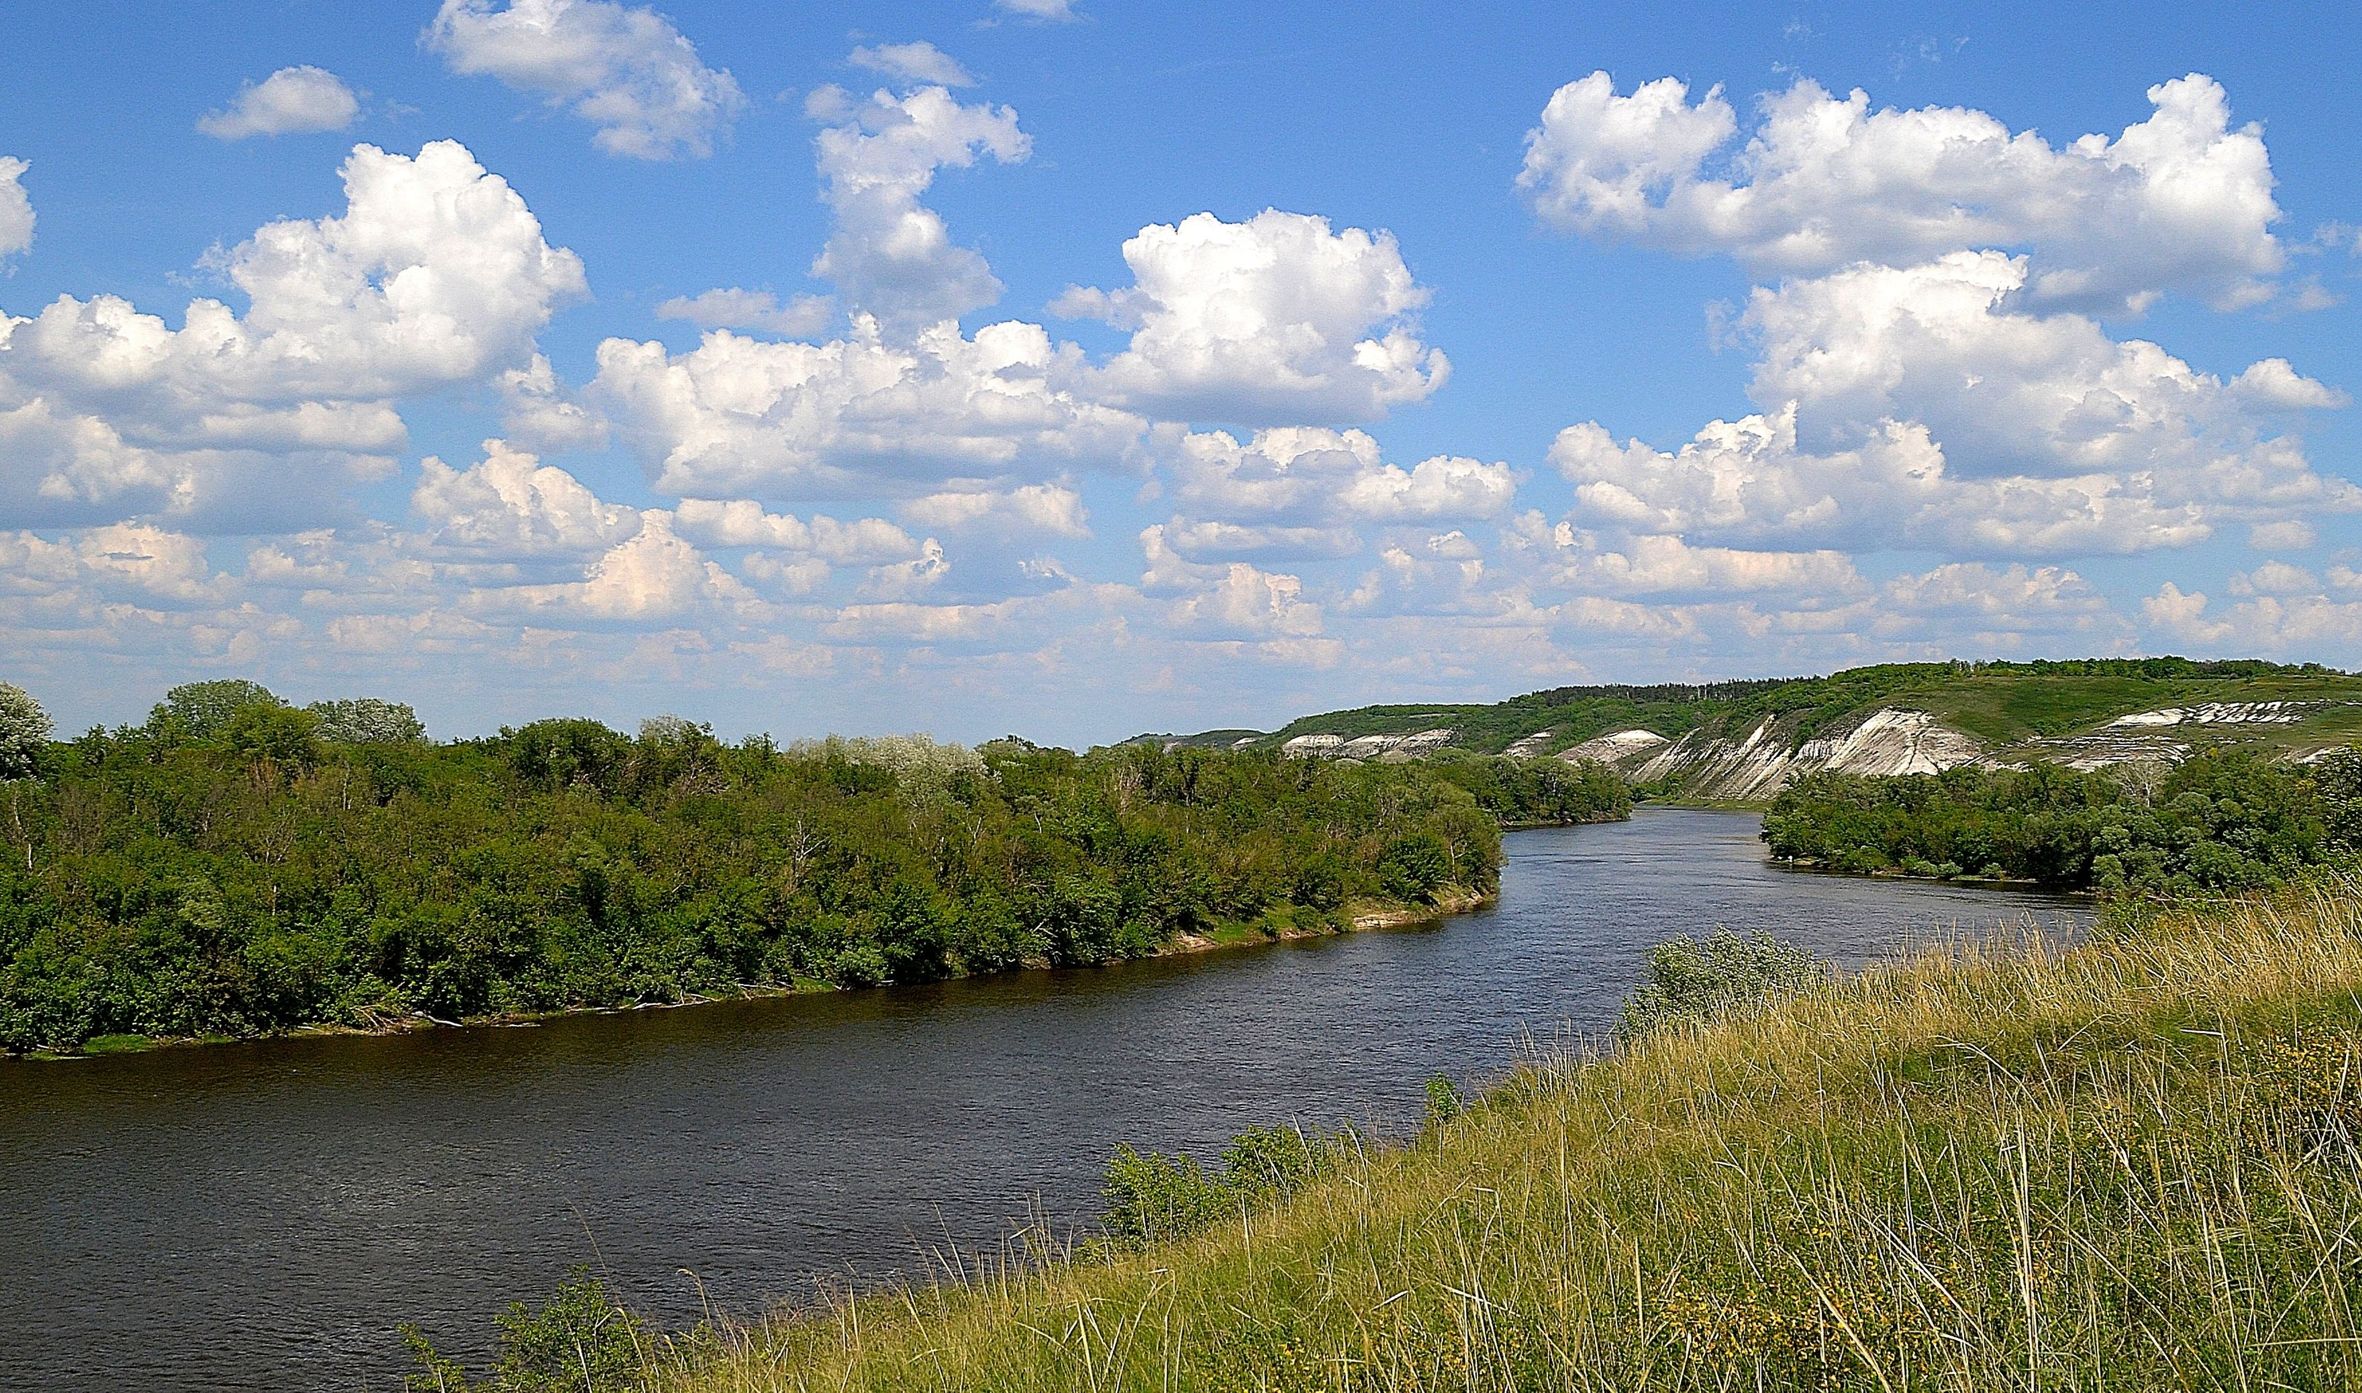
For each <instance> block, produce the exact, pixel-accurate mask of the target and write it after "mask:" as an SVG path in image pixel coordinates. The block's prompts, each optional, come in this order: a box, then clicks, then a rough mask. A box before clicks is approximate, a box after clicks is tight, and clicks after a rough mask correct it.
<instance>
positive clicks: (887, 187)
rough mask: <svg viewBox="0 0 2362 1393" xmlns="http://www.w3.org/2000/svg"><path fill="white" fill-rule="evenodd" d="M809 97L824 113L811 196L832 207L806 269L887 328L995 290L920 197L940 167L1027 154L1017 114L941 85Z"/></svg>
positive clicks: (987, 297) (982, 299)
mask: <svg viewBox="0 0 2362 1393" xmlns="http://www.w3.org/2000/svg"><path fill="white" fill-rule="evenodd" d="M812 105H813V109H814V110H815V111H816V112H821V113H823V114H824V119H828V120H829V121H830V124H829V125H828V126H827V127H826V128H825V129H823V130H822V131H821V132H820V134H819V136H818V137H817V138H816V139H815V140H814V142H813V144H814V148H815V149H816V150H817V152H818V157H819V167H820V192H821V198H822V199H823V200H824V201H825V202H826V203H827V204H828V205H829V208H830V209H831V210H832V211H833V212H834V213H835V215H836V228H835V230H834V231H832V232H831V233H830V234H829V239H828V245H827V246H826V247H825V248H824V249H823V250H822V251H821V253H820V258H819V259H818V260H817V261H815V262H814V263H813V264H812V274H814V275H816V276H820V277H823V278H825V279H827V280H831V281H834V282H835V283H836V285H837V288H838V289H839V290H841V291H842V292H843V293H844V296H845V298H846V300H847V301H848V302H849V303H850V304H851V305H852V307H853V308H854V309H856V310H860V311H866V312H868V313H870V314H872V315H874V316H876V317H877V318H878V320H879V321H880V322H881V323H883V324H885V325H886V326H887V327H889V328H893V329H913V328H917V327H921V326H924V325H929V324H934V323H937V322H939V321H942V320H947V319H956V318H957V317H959V316H960V315H962V314H965V313H967V312H968V311H970V310H974V309H981V308H983V307H984V306H986V305H989V304H992V303H993V302H994V301H996V300H998V299H1000V297H1001V283H1000V279H999V278H998V277H996V276H995V275H993V273H992V268H991V267H990V266H989V265H987V264H986V262H985V260H984V257H983V256H982V255H981V254H979V253H978V252H976V251H975V250H974V249H973V248H969V247H963V246H958V245H956V244H954V243H953V242H952V240H951V233H950V230H949V229H948V228H947V227H946V226H945V225H944V222H943V219H942V217H941V216H940V215H938V214H937V213H936V212H935V211H934V210H933V209H931V208H928V207H926V206H925V205H924V204H922V203H920V202H919V198H920V195H922V194H924V193H925V192H926V191H927V189H928V187H929V186H930V185H932V184H933V183H934V182H935V175H936V173H937V172H938V171H940V170H943V169H965V168H967V167H969V166H971V165H973V164H975V163H976V161H978V160H979V159H982V158H985V157H986V156H990V157H991V158H992V159H994V160H997V161H999V162H1001V163H1003V164H1015V163H1018V162H1019V161H1022V160H1024V159H1026V158H1027V157H1028V156H1029V155H1031V154H1032V152H1033V142H1032V140H1031V138H1030V137H1028V136H1027V135H1026V134H1025V132H1023V131H1021V130H1019V129H1018V127H1017V113H1016V112H1014V111H1012V110H1010V109H1009V108H1007V107H1005V106H997V107H996V106H991V105H988V104H984V103H976V104H969V103H964V102H961V101H960V100H959V99H958V98H956V97H954V96H952V95H951V93H950V92H949V91H947V90H945V89H944V88H942V87H940V86H934V87H921V88H919V89H918V90H917V91H914V92H909V93H906V94H903V95H900V96H897V95H895V94H894V93H891V92H884V91H880V92H875V93H872V94H871V95H870V96H869V97H868V99H866V100H864V101H860V102H854V101H852V100H851V98H850V97H848V96H846V95H845V94H844V93H842V92H837V91H836V90H835V89H824V91H823V92H822V93H817V94H815V100H814V102H813V103H812Z"/></svg>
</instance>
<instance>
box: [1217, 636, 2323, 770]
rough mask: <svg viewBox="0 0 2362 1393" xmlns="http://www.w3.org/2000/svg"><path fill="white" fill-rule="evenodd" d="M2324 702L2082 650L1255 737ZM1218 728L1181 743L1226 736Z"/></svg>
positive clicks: (1663, 728) (1670, 688)
mask: <svg viewBox="0 0 2362 1393" xmlns="http://www.w3.org/2000/svg"><path fill="white" fill-rule="evenodd" d="M2254 701H2322V702H2350V703H2357V704H2356V705H2353V706H2350V707H2345V708H2342V709H2332V710H2324V711H2321V712H2319V713H2315V714H2313V715H2311V716H2309V717H2308V718H2307V719H2306V720H2304V721H2300V722H2297V723H2294V724H2291V725H2287V726H2273V727H2269V728H2259V729H2256V730H2252V731H2246V732H2241V736H2242V737H2243V738H2249V739H2254V740H2258V741H2262V742H2267V743H2269V742H2272V741H2284V740H2291V739H2303V738H2312V737H2316V736H2319V737H2322V738H2324V739H2326V738H2330V737H2334V736H2336V735H2339V734H2348V735H2350V734H2356V733H2362V679H2357V678H2354V677H2351V676H2348V675H2346V674H2344V673H2339V672H2334V671H2331V670H2329V669H2327V668H2323V667H2321V666H2320V665H2319V664H2316V663H2307V664H2303V665H2301V666H2290V665H2283V664H2277V663H2267V662H2257V661H2223V662H2201V661H2195V660H2192V659H2188V658H2174V657H2163V658H2086V659H2073V660H2064V661H2048V660H2043V661H2032V662H1977V663H1970V662H1947V663H1885V664H1880V665H1877V666H1873V667H1860V668H1852V669H1849V670H1847V671H1844V672H1838V673H1833V674H1831V675H1829V676H1826V677H1795V678H1767V679H1760V680H1748V681H1735V682H1710V683H1660V684H1655V685H1645V686H1634V685H1608V686H1593V687H1556V688H1552V689H1550V690H1547V691H1539V692H1530V693H1527V694H1526V695H1524V696H1519V697H1513V698H1511V699H1510V700H1508V701H1504V702H1499V703H1496V704H1492V705H1465V704H1463V705H1440V706H1405V705H1397V706H1365V707H1358V708H1355V709H1352V710H1347V711H1332V712H1326V713H1323V714H1321V715H1317V716H1306V717H1303V718H1301V719H1299V720H1296V721H1293V722H1290V723H1289V724H1288V725H1286V726H1283V727H1281V728H1280V729H1279V730H1276V731H1273V732H1271V733H1269V734H1268V735H1264V736H1260V737H1256V743H1259V744H1265V745H1279V744H1284V743H1285V742H1286V741H1288V740H1291V739H1294V738H1295V737H1297V736H1302V735H1312V734H1333V735H1342V736H1346V737H1349V738H1350V737H1353V736H1360V735H1379V734H1409V733H1412V732H1416V731H1420V730H1426V729H1449V730H1451V731H1453V732H1454V733H1455V740H1454V742H1453V743H1454V745H1455V746H1456V747H1458V748H1460V749H1464V750H1471V751H1476V752H1479V753H1488V754H1494V753H1499V752H1501V751H1504V750H1506V749H1508V748H1509V747H1510V746H1511V745H1513V744H1516V743H1517V742H1519V741H1521V740H1525V739H1527V738H1528V737H1530V736H1534V735H1537V734H1539V733H1541V732H1544V731H1547V732H1549V735H1548V738H1547V739H1545V740H1541V741H1537V742H1534V744H1533V745H1532V746H1531V747H1530V748H1528V749H1526V750H1525V752H1526V753H1535V754H1540V753H1550V752H1556V751H1559V750H1564V749H1567V748H1569V747H1571V746H1573V745H1576V744H1579V743H1581V742H1583V741H1585V740H1588V739H1591V738H1593V737H1594V736H1598V735H1604V734H1607V733H1609V732H1611V731H1618V730H1633V729H1638V730H1648V731H1653V732H1655V733H1656V734H1658V735H1662V736H1666V737H1669V738H1670V737H1675V736H1679V735H1682V734H1684V733H1686V732H1689V731H1692V730H1700V729H1729V730H1740V729H1744V728H1746V727H1749V726H1752V725H1753V724H1755V723H1756V722H1759V721H1761V720H1762V719H1764V718H1766V717H1773V718H1789V719H1790V720H1791V721H1792V722H1793V725H1794V728H1795V731H1796V733H1797V734H1798V735H1799V736H1800V737H1809V736H1811V735H1812V734H1813V733H1815V732H1817V731H1819V730H1822V729H1824V728H1827V727H1830V726H1833V725H1836V724H1837V723H1839V722H1842V721H1844V720H1846V719H1847V718H1850V717H1854V716H1859V715H1863V714H1866V713H1868V712H1870V711H1873V710H1876V709H1877V708H1879V707H1882V706H1900V707H1907V708H1910V709H1913V710H1922V711H1928V712H1931V713H1933V714H1934V715H1935V716H1936V717H1938V718H1939V719H1940V720H1942V721H1943V722H1944V723H1945V724H1947V725H1949V726H1951V727H1952V728H1954V729H1957V730H1960V731H1964V732H1966V733H1967V734H1969V735H1972V736H1975V737H1977V738H1978V739H1980V740H1983V741H1986V742H1988V743H1991V744H1994V745H2009V744H2014V743H2017V742H2020V741H2025V740H2032V739H2039V738H2052V737H2059V736H2066V735H2072V734H2078V733H2082V732H2085V731H2088V730H2090V729H2092V728H2094V727H2095V726H2098V725H2100V724H2102V723H2104V722H2106V721H2107V720H2109V719H2112V718H2114V717H2116V716H2121V715H2126V714H2129V713H2132V712H2137V711H2151V710H2158V709H2161V708H2165V707H2176V706H2191V705H2196V704H2201V703H2207V702H2254ZM1247 738H1249V736H1248V733H1246V732H1239V731H1221V732H1213V733H1209V734H1208V735H1207V736H1199V737H1190V738H1189V743H1220V744H1224V745H1229V744H1234V743H1236V742H1237V741H1239V740H1242V739H1247Z"/></svg>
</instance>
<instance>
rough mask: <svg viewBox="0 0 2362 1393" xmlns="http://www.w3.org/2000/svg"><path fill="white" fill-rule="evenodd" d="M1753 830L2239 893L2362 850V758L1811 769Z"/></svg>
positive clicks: (1875, 858)
mask: <svg viewBox="0 0 2362 1393" xmlns="http://www.w3.org/2000/svg"><path fill="white" fill-rule="evenodd" d="M1763 836H1764V840H1765V841H1767V842H1768V843H1770V845H1771V852H1772V854H1773V855H1774V856H1777V857H1780V858H1782V859H1785V860H1796V861H1807V862H1811V863H1814V864H1817V865H1821V866H1826V867H1829V868H1831V869H1834V870H1842V871H1853V872H1859V873H1878V872H1887V871H1901V872H1903V873H1906V874H1911V875H1928V876H1941V877H1953V876H1962V875H1968V876H1984V877H1990V878H2003V877H2006V878H2009V879H2013V880H2029V881H2035V882H2037V883H2040V884H2042V885H2047V886H2052V887H2056V888H2060V889H2099V890H2110V891H2115V890H2152V889H2155V890H2206V891H2220V890H2238V889H2247V888H2252V887H2257V886H2265V885H2273V884H2278V883H2279V882H2281V881H2283V880H2285V879H2286V878H2287V877H2288V876H2289V874H2290V873H2292V872H2293V871H2295V870H2297V869H2299V868H2301V867H2304V866H2309V865H2317V864H2320V863H2322V862H2323V861H2325V860H2327V859H2329V858H2331V857H2333V856H2336V855H2339V854H2342V853H2344V852H2348V851H2351V850H2353V849H2355V848H2357V847H2362V755H2357V754H2356V753H2355V752H2354V751H2350V750H2348V751H2341V752H2338V753H2336V754H2333V755H2331V756H2329V757H2328V758H2327V759H2325V760H2323V761H2322V762H2321V763H2319V764H2317V765H2314V766H2312V767H2310V768H2307V767H2304V766H2298V765H2290V764H2280V763H2275V762H2273V761H2270V760H2267V759H2263V758H2261V757H2258V756H2256V755H2253V754H2248V753H2243V752H2236V751H2207V752H2202V753H2200V754H2198V755H2196V756H2194V757H2192V758H2191V759H2189V760H2187V761H2185V762H2183V763H2182V764H2180V765H2178V766H2176V767H2174V768H2173V769H2172V770H2170V771H2168V772H2166V773H2165V774H2164V775H2163V776H2162V777H2156V778H2152V777H2149V776H2147V775H2144V774H2143V773H2142V772H2141V771H2138V770H2123V769H2109V770H2101V771H2097V772H2090V773H2086V772H2080V771H2077V770H2072V769H2064V768H2059V767H2057V766H2052V765H2036V766H2034V767H2032V768H2029V769H2016V770H2013V769H1979V768H1961V769H1953V770H1949V771H1947V772H1945V773H1942V774H1912V775H1904V776H1900V777H1894V778H1865V777H1862V776H1859V775H1847V774H1815V775H1811V776H1808V777H1806V778H1802V779H1799V780H1797V781H1796V782H1795V783H1794V784H1792V785H1790V786H1789V787H1788V789H1787V790H1786V791H1784V792H1782V793H1781V794H1780V796H1779V798H1778V799H1777V800H1776V801H1774V802H1773V804H1772V806H1771V809H1770V811H1769V812H1767V813H1765V814H1764V819H1763Z"/></svg>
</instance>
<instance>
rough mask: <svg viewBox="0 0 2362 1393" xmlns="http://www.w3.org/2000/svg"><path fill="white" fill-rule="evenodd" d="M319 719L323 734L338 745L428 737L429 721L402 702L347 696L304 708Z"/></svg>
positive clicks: (413, 740) (397, 742) (402, 741)
mask: <svg viewBox="0 0 2362 1393" xmlns="http://www.w3.org/2000/svg"><path fill="white" fill-rule="evenodd" d="M304 710H306V711H309V712H310V713H311V714H312V716H313V717H314V718H315V719H316V720H318V721H319V723H320V724H319V737H320V738H321V739H322V740H325V741H328V742H329V743H331V744H336V745H412V744H416V743H418V742H419V741H421V740H424V739H426V723H425V722H423V721H421V720H419V719H418V713H417V712H416V711H413V710H411V709H410V707H409V706H408V705H406V704H404V703H402V702H399V701H381V700H379V699H378V698H376V697H346V698H344V699H342V700H338V701H315V702H313V703H312V704H311V705H309V706H307V707H305V708H304Z"/></svg>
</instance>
